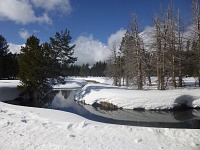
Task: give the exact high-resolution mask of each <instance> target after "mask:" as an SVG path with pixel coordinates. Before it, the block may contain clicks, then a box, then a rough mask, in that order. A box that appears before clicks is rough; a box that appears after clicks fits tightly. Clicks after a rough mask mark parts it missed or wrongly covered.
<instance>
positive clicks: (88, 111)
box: [9, 89, 200, 129]
mask: <svg viewBox="0 0 200 150" xmlns="http://www.w3.org/2000/svg"><path fill="white" fill-rule="evenodd" d="M75 94H76V90H75V89H74V90H60V91H59V90H54V91H52V92H50V93H49V94H48V95H47V96H46V97H45V98H43V99H41V101H37V102H36V103H34V104H32V103H31V104H21V103H19V105H26V106H27V105H28V106H35V107H43V108H50V109H58V110H62V111H67V112H71V113H74V114H77V115H80V116H82V117H85V118H87V119H90V120H94V121H99V122H104V123H112V124H122V125H133V126H146V127H166V128H194V129H200V110H192V109H189V110H184V111H183V110H181V111H178V110H176V111H134V110H117V111H106V110H101V109H99V108H94V107H92V106H90V105H81V104H79V103H77V102H76V101H74V95H75ZM9 102H10V103H12V102H11V101H9ZM15 104H16V103H15Z"/></svg>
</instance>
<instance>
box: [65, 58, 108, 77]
mask: <svg viewBox="0 0 200 150" xmlns="http://www.w3.org/2000/svg"><path fill="white" fill-rule="evenodd" d="M105 69H106V62H101V61H99V62H96V63H95V64H94V65H93V66H92V67H90V65H89V64H88V63H87V64H83V65H82V66H79V65H75V64H73V65H71V66H70V67H68V68H66V76H81V77H87V76H93V77H104V76H105Z"/></svg>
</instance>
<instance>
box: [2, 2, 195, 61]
mask: <svg viewBox="0 0 200 150" xmlns="http://www.w3.org/2000/svg"><path fill="white" fill-rule="evenodd" d="M169 1H170V0H0V29H1V30H0V31H1V32H0V34H1V35H3V36H4V37H5V38H6V39H7V42H8V43H9V45H10V50H11V51H12V52H19V50H20V46H21V45H23V44H24V43H25V41H26V39H27V37H29V36H30V35H35V36H37V37H38V38H39V39H40V41H41V42H49V37H53V36H54V35H55V32H57V31H58V32H60V31H61V30H63V29H65V28H67V29H68V30H70V34H71V36H72V38H73V39H72V43H75V44H76V48H75V56H78V64H82V63H87V62H88V63H90V64H91V65H92V64H93V63H94V62H95V61H99V60H105V59H106V58H107V57H108V54H109V48H110V47H111V45H112V43H120V41H121V38H122V36H123V35H124V33H125V30H126V29H127V27H128V24H129V22H130V20H131V13H132V12H135V13H136V14H137V15H138V18H139V25H140V30H141V31H142V30H144V29H145V28H148V29H149V27H148V26H152V21H151V20H152V17H153V15H154V14H155V13H159V10H160V8H161V6H162V7H166V6H167V3H169ZM174 1H175V6H176V8H180V9H181V12H182V14H183V17H184V18H186V19H188V18H190V16H191V1H192V0H174Z"/></svg>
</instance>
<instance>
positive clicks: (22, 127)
mask: <svg viewBox="0 0 200 150" xmlns="http://www.w3.org/2000/svg"><path fill="white" fill-rule="evenodd" d="M70 80H71V81H74V82H69V84H68V83H66V84H65V86H64V87H62V86H58V87H57V88H59V87H60V88H68V87H70V88H73V86H74V87H77V86H79V87H81V86H83V85H84V84H85V81H84V80H83V79H81V80H82V81H81V80H80V79H74V78H71V79H70ZM87 80H94V78H93V79H92V78H90V79H88V78H87ZM98 82H101V83H106V84H107V85H105V84H93V83H92V84H88V85H86V86H84V87H83V88H82V90H81V92H80V93H79V94H80V95H79V98H80V100H81V99H82V100H85V101H86V102H88V103H92V99H93V101H96V102H99V101H100V100H102V101H110V102H112V103H117V104H118V105H120V106H123V107H124V108H126V107H127V108H129V106H131V108H132V107H133V105H136V106H137V107H142V106H145V108H148V109H149V108H170V107H171V106H172V105H174V104H175V103H176V102H177V103H178V102H179V101H183V100H186V101H187V102H188V105H191V106H199V99H200V98H199V97H200V89H190V88H186V89H177V90H168V91H156V90H146V91H136V90H126V89H120V88H117V87H114V86H111V85H108V84H110V83H111V82H109V81H107V79H106V80H104V79H103V78H100V79H98ZM18 84H19V81H1V82H0V97H1V99H0V100H5V99H4V98H5V97H3V96H2V95H3V94H4V91H5V89H6V90H7V91H9V90H11V89H16V87H17V85H18ZM68 85H69V86H68ZM11 87H12V88H11ZM11 95H12V98H14V97H15V96H16V97H17V96H18V95H17V94H16V95H14V94H13V93H12V90H11ZM151 97H153V98H151ZM120 98H121V99H120ZM122 98H124V99H122ZM154 98H157V99H154ZM137 99H138V100H137ZM161 99H164V100H165V101H164V100H162V101H161ZM120 100H121V101H122V102H120ZM159 100H160V101H159ZM157 101H159V102H157ZM168 101H169V102H168ZM134 103H135V104H134ZM161 103H163V104H162V106H159V105H160V104H161ZM199 138H200V130H198V129H168V128H147V127H133V126H124V125H113V124H105V123H98V122H93V121H90V120H87V119H85V118H83V117H80V116H77V115H75V114H71V113H68V112H63V111H58V110H48V109H41V108H31V107H22V106H14V105H10V104H5V103H3V102H0V150H22V149H28V150H33V149H38V150H49V149H59V150H60V149H80V150H82V149H95V150H98V149H99V150H101V149H106V150H107V149H127V150H128V149H136V150H140V149H141V150H144V149H145V150H146V149H148V150H149V149H152V150H154V149H166V150H169V149H170V150H174V149H176V150H199V149H200V141H199Z"/></svg>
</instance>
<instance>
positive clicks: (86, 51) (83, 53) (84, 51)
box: [74, 35, 110, 65]
mask: <svg viewBox="0 0 200 150" xmlns="http://www.w3.org/2000/svg"><path fill="white" fill-rule="evenodd" d="M74 44H76V47H75V51H74V56H76V57H78V61H77V62H76V64H79V65H81V64H83V63H89V64H90V65H92V64H93V63H95V62H97V61H104V60H106V59H107V56H108V54H109V52H110V50H109V49H108V47H107V46H106V45H105V44H103V43H102V42H100V41H98V40H95V39H94V38H93V36H92V35H89V36H84V35H81V36H79V37H78V38H77V40H76V41H75V42H74Z"/></svg>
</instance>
